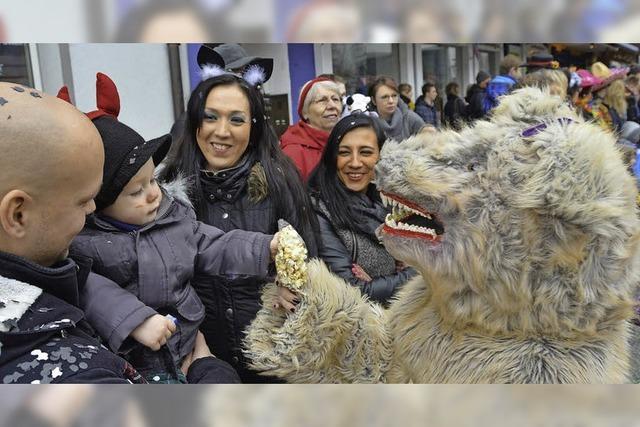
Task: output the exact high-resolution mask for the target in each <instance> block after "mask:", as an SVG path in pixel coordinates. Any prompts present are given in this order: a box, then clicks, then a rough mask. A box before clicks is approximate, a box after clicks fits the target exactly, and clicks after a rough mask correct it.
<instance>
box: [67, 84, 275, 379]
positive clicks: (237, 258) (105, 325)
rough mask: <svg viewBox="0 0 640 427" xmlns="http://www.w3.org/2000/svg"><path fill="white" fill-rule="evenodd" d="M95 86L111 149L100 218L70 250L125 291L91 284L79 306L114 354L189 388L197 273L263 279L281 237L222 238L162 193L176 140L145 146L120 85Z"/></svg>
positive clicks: (239, 234) (198, 306)
mask: <svg viewBox="0 0 640 427" xmlns="http://www.w3.org/2000/svg"><path fill="white" fill-rule="evenodd" d="M97 86H98V107H99V110H98V111H94V112H92V113H89V114H88V116H89V117H90V118H91V119H92V120H93V122H94V124H95V126H96V128H97V129H98V131H99V132H100V135H101V136H102V139H103V143H104V149H105V164H104V177H103V185H102V188H101V190H100V192H99V194H98V195H97V196H96V197H95V203H96V211H95V212H96V213H95V214H94V215H92V216H90V217H89V218H88V219H87V223H86V225H85V228H84V230H83V231H82V232H81V233H80V234H79V235H78V236H77V237H76V239H75V240H74V242H73V244H72V248H71V251H72V253H73V254H74V255H81V256H87V257H90V258H92V260H93V270H94V271H95V272H96V273H98V274H101V275H103V276H105V277H108V278H109V279H111V280H113V281H114V282H116V283H117V284H119V285H120V286H121V287H114V288H107V287H104V286H103V287H97V286H91V284H89V285H88V286H87V287H86V288H85V289H84V290H83V294H82V296H81V304H82V308H83V309H84V310H85V312H86V314H87V318H88V320H89V322H90V323H91V324H92V325H93V326H94V327H95V328H96V329H97V331H98V332H99V333H100V335H101V336H102V337H103V338H104V339H106V340H107V342H108V344H109V346H110V347H111V349H112V350H114V351H117V352H119V353H122V354H123V356H124V357H125V358H126V359H128V360H129V361H130V362H131V364H132V365H133V366H134V367H135V368H136V369H137V370H138V371H139V372H140V373H141V374H142V375H144V376H145V378H146V379H147V380H148V381H149V382H150V383H173V382H186V379H185V377H184V375H183V374H182V372H181V369H180V366H181V364H182V362H183V361H184V360H185V359H186V358H187V359H188V355H189V354H190V353H191V351H192V349H193V346H194V343H195V339H196V335H197V333H198V327H199V325H200V323H201V321H202V319H203V318H204V306H203V304H202V302H201V301H200V299H199V298H198V296H197V294H196V292H195V290H194V289H193V287H192V286H191V285H190V282H191V280H192V279H193V277H194V275H196V274H197V275H199V276H203V277H207V276H210V277H216V276H224V277H232V278H233V277H238V276H243V277H251V276H255V277H257V278H266V277H267V276H268V275H269V265H270V263H271V259H272V257H273V256H274V255H275V253H276V251H277V238H276V237H275V236H270V235H265V234H262V233H255V232H247V231H243V230H233V231H231V232H228V233H226V234H225V233H224V232H222V231H221V230H219V229H217V228H215V227H212V226H208V225H206V224H203V223H200V222H198V221H196V219H195V213H194V212H193V209H192V208H191V206H190V205H189V203H188V202H187V201H186V200H188V199H187V197H186V194H184V192H182V194H181V191H180V190H181V189H180V188H178V187H176V188H172V189H170V188H162V187H160V186H159V185H158V183H157V182H156V181H155V178H154V169H155V166H156V165H157V164H159V163H160V162H161V161H162V159H163V158H164V156H165V155H166V153H167V151H168V149H169V145H170V143H171V138H170V136H169V135H166V136H164V137H161V138H158V139H155V140H151V141H146V142H145V140H144V139H143V138H142V136H140V135H139V134H138V133H137V132H135V131H134V130H133V129H131V128H129V127H128V126H126V125H124V124H123V123H120V122H119V121H118V120H117V115H118V112H119V98H118V93H117V89H116V87H115V85H114V84H113V82H112V81H111V80H110V79H109V78H108V77H107V76H105V75H103V74H98V85H97ZM165 344H166V345H165ZM212 351H213V352H215V349H212ZM229 369H232V368H231V367H230V366H229Z"/></svg>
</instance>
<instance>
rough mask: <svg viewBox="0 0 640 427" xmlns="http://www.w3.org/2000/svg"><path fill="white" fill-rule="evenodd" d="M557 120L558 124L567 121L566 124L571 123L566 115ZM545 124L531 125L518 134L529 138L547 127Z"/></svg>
mask: <svg viewBox="0 0 640 427" xmlns="http://www.w3.org/2000/svg"><path fill="white" fill-rule="evenodd" d="M558 122H559V123H560V124H563V123H567V124H568V123H572V122H573V120H571V119H569V118H566V117H563V118H560V119H558ZM547 126H548V125H547V124H546V123H540V124H537V125H535V126H531V127H530V128H526V129H525V130H523V131H522V133H520V135H522V136H523V137H525V138H530V137H532V136H534V135H537V134H539V133H540V132H542V131H543V130H545V129H546V128H547Z"/></svg>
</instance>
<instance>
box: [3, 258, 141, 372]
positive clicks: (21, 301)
mask: <svg viewBox="0 0 640 427" xmlns="http://www.w3.org/2000/svg"><path fill="white" fill-rule="evenodd" d="M0 260H1V263H0V303H1V304H0V306H1V307H2V308H1V309H0V320H2V332H0V340H1V343H2V348H0V378H2V382H3V383H23V384H24V383H26V384H29V383H38V384H40V383H42V384H44V383H128V382H144V381H143V380H142V378H141V377H140V376H139V375H138V373H137V372H136V371H135V370H134V369H133V367H131V365H129V364H128V363H127V362H126V361H125V360H123V359H121V358H120V357H118V356H116V355H115V354H113V353H111V352H110V351H109V350H107V349H106V348H105V347H103V346H101V345H100V342H99V341H98V339H97V338H96V337H95V334H94V333H93V330H92V328H91V327H90V326H89V324H88V323H87V322H86V320H84V314H83V312H82V311H81V310H80V309H79V308H77V304H78V288H79V286H82V285H83V284H84V281H85V280H86V279H87V277H88V275H89V274H90V273H89V269H88V266H89V265H90V264H88V265H87V264H84V265H83V264H80V265H78V264H76V263H75V262H73V261H72V260H66V262H64V263H61V265H59V266H57V267H56V268H45V267H41V266H38V265H35V264H33V263H31V262H29V261H27V260H25V259H23V258H19V257H17V256H14V255H10V254H6V253H0Z"/></svg>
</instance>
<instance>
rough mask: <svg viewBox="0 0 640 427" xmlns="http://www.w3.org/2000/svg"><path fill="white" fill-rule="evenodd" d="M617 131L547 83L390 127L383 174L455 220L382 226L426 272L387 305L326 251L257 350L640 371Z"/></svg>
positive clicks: (362, 368)
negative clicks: (330, 261) (428, 233)
mask: <svg viewBox="0 0 640 427" xmlns="http://www.w3.org/2000/svg"><path fill="white" fill-rule="evenodd" d="M532 129H533V131H532ZM614 143H615V141H614V137H613V135H611V134H610V133H607V132H605V131H603V130H601V129H600V128H599V127H598V126H596V125H593V124H591V123H586V122H584V121H583V119H581V118H580V117H578V116H577V115H576V114H575V113H574V111H572V110H571V108H570V107H569V106H568V105H566V104H565V103H564V102H563V101H562V100H561V99H560V98H558V97H554V96H550V95H549V94H548V93H546V92H543V91H541V90H539V89H535V88H525V89H520V90H518V91H516V92H515V93H514V94H512V95H509V96H506V97H504V98H503V99H502V101H501V103H500V105H499V106H498V107H497V108H496V109H495V111H494V113H493V115H492V117H491V119H490V120H489V121H480V122H478V123H477V124H476V125H475V126H474V127H470V128H466V129H463V130H462V131H460V132H454V131H444V132H440V133H437V134H435V135H418V136H415V137H412V138H410V139H408V140H406V141H403V142H401V143H395V142H388V143H387V144H385V147H384V149H383V150H382V154H381V160H380V162H379V164H378V166H377V169H376V176H377V184H378V187H379V189H381V190H382V191H383V192H384V193H385V194H387V195H389V196H390V197H396V198H397V199H402V200H405V201H408V202H409V203H411V204H413V205H414V206H417V207H419V208H420V209H421V210H423V211H428V212H430V213H432V214H433V215H434V216H435V217H436V218H437V220H438V221H439V222H440V224H441V225H442V226H443V227H444V233H443V234H442V235H441V236H440V237H439V240H437V241H431V240H425V239H422V238H416V237H411V236H406V235H398V234H397V233H396V234H394V233H391V232H388V231H387V229H386V228H385V231H384V232H382V233H381V236H380V237H381V238H382V239H383V241H384V244H385V246H386V247H387V249H388V250H389V251H390V252H391V254H392V255H393V256H394V257H396V258H398V259H400V260H402V261H405V262H406V263H408V264H410V265H412V266H414V267H415V268H416V269H418V270H419V271H420V273H421V275H420V276H418V277H416V278H415V279H414V280H412V281H411V282H410V283H408V284H407V285H406V286H405V287H404V288H403V290H402V291H401V293H400V294H399V295H398V297H397V300H396V301H394V302H393V303H392V304H391V306H390V308H389V309H388V310H387V311H384V310H382V309H381V308H380V307H379V306H377V305H375V304H371V303H369V302H367V301H365V300H364V299H363V298H362V297H361V296H360V295H359V293H358V292H357V290H355V289H351V288H349V287H348V286H347V285H346V284H345V283H344V282H343V281H341V280H340V279H338V278H337V277H335V276H333V275H331V274H330V273H329V272H328V271H327V269H326V268H325V267H324V265H322V264H321V263H320V262H318V261H314V262H312V263H311V264H310V266H309V272H310V285H309V287H308V288H307V289H305V294H304V295H303V296H302V302H301V303H300V307H299V308H298V310H297V312H296V313H295V314H294V315H290V316H288V317H287V316H286V315H284V314H282V313H280V312H274V311H273V309H272V304H271V299H272V298H273V293H274V287H273V286H272V287H268V288H267V289H266V291H265V297H264V298H265V304H264V308H263V309H262V310H261V312H260V313H259V315H258V317H257V318H256V320H255V321H254V323H253V324H252V327H251V328H250V330H249V331H248V335H247V349H248V354H249V356H250V357H251V358H252V359H253V361H254V366H255V367H256V368H257V369H260V370H263V371H265V373H266V374H270V375H278V376H280V377H283V378H286V379H288V380H290V381H296V382H345V381H349V382H371V381H390V382H406V381H411V382H420V383H433V382H438V383H440V382H450V383H451V382H452V383H475V382H484V383H589V382H595V383H618V382H624V381H626V379H627V371H628V358H629V355H628V344H627V339H628V322H627V320H628V319H629V318H630V317H631V316H632V309H631V307H632V294H633V290H634V289H635V287H636V285H637V284H638V282H639V280H640V246H639V243H640V222H639V220H638V217H637V212H636V204H635V200H636V196H637V190H636V187H635V183H634V180H633V178H632V177H631V176H630V175H629V173H628V172H627V171H626V168H625V166H624V164H623V162H622V159H621V155H620V153H619V152H618V151H617V150H616V148H615V146H614Z"/></svg>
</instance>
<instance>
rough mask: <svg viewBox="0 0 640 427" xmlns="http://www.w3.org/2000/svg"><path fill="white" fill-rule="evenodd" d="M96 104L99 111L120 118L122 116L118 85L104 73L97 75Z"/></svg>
mask: <svg viewBox="0 0 640 427" xmlns="http://www.w3.org/2000/svg"><path fill="white" fill-rule="evenodd" d="M96 104H97V106H98V109H99V110H103V111H104V112H106V113H107V114H109V115H111V116H113V117H115V118H118V115H119V114H120V95H119V94H118V88H116V84H115V83H114V82H113V80H111V79H110V78H109V76H107V75H106V74H103V73H98V74H97V75H96Z"/></svg>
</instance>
